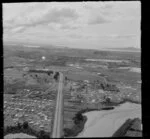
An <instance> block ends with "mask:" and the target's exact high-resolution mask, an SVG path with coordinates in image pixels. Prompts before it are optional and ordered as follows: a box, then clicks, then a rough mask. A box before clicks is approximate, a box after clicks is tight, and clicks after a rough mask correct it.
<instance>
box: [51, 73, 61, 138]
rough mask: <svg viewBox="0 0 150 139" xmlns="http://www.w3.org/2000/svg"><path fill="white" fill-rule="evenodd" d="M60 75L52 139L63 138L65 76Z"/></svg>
mask: <svg viewBox="0 0 150 139" xmlns="http://www.w3.org/2000/svg"><path fill="white" fill-rule="evenodd" d="M59 75H60V76H59V84H58V94H57V99H56V109H55V117H54V123H53V132H52V138H60V137H62V136H63V91H62V89H63V74H62V73H60V72H59Z"/></svg>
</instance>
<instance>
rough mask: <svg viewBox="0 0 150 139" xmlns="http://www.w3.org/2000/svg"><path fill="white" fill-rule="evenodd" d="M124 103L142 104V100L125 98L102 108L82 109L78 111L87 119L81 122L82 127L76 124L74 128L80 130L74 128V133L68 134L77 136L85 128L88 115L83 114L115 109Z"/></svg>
mask: <svg viewBox="0 0 150 139" xmlns="http://www.w3.org/2000/svg"><path fill="white" fill-rule="evenodd" d="M124 103H133V104H139V105H140V104H141V103H140V102H137V101H133V100H123V101H121V102H119V103H115V102H111V103H108V104H107V103H105V106H104V107H103V108H100V109H96V108H95V109H88V108H87V109H83V110H80V111H79V112H78V113H80V114H81V115H82V116H83V117H86V120H84V121H81V122H80V124H82V126H80V127H78V125H77V124H75V125H74V127H73V128H75V127H76V128H77V127H78V130H77V131H74V130H73V131H74V133H72V135H70V136H67V137H77V136H78V135H79V134H80V133H81V132H82V131H83V130H84V128H85V124H86V122H87V120H88V117H87V116H85V115H83V114H85V113H87V112H92V111H102V110H112V109H115V106H120V105H121V104H124ZM103 104H104V103H103ZM73 128H72V129H73ZM79 128H80V129H79ZM72 129H70V130H72Z"/></svg>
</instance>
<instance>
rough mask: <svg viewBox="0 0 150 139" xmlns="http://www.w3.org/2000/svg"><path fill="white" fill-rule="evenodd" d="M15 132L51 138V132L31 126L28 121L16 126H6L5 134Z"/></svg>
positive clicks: (40, 137) (46, 138) (41, 138)
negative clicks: (37, 129)
mask: <svg viewBox="0 0 150 139" xmlns="http://www.w3.org/2000/svg"><path fill="white" fill-rule="evenodd" d="M11 133H13V134H15V133H25V134H28V135H31V136H36V137H37V138H38V139H50V133H48V132H45V131H44V130H40V131H36V130H34V129H33V128H31V127H30V126H29V124H28V122H27V121H25V122H23V123H22V124H21V123H18V124H17V125H15V126H7V127H5V128H4V136H5V135H7V134H11Z"/></svg>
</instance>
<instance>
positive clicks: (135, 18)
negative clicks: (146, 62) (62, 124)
mask: <svg viewBox="0 0 150 139" xmlns="http://www.w3.org/2000/svg"><path fill="white" fill-rule="evenodd" d="M140 38H141V3H140V1H124V2H123V1H117V2H115V1H109V2H99V1H96V2H39V3H37V2H27V3H3V39H4V41H6V42H7V41H15V42H33V43H34V42H36V43H39V44H41V43H43V44H52V45H59V46H66V47H71V48H72V47H76V48H88V49H101V48H107V47H108V48H112V47H115V48H116V47H118V48H122V47H137V48H140V43H141V42H140Z"/></svg>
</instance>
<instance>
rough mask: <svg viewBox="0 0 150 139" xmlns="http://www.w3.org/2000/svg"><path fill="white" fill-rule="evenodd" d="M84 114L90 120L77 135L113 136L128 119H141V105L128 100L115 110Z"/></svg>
mask: <svg viewBox="0 0 150 139" xmlns="http://www.w3.org/2000/svg"><path fill="white" fill-rule="evenodd" d="M84 115H86V116H87V118H88V120H87V122H86V124H85V128H84V130H83V131H82V132H81V133H80V134H79V135H78V136H77V137H111V136H112V135H113V134H114V132H115V131H116V130H117V129H118V128H119V127H120V126H121V125H122V124H123V123H124V122H125V121H126V120H127V119H129V118H131V119H132V118H140V119H141V105H140V104H134V103H129V102H126V103H124V104H122V105H120V106H117V107H116V108H115V109H113V110H103V111H92V112H87V113H85V114H84Z"/></svg>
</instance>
